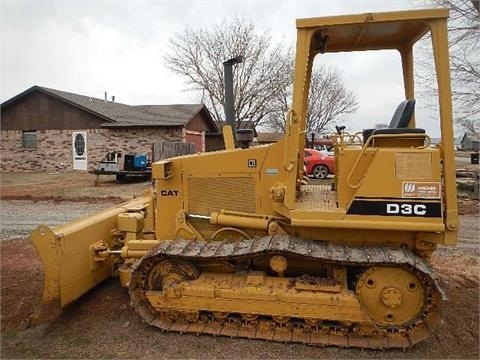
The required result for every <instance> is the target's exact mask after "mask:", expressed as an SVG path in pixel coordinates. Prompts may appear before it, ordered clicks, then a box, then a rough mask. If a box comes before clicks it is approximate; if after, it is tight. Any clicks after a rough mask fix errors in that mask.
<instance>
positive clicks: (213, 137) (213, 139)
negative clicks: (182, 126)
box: [205, 133, 225, 151]
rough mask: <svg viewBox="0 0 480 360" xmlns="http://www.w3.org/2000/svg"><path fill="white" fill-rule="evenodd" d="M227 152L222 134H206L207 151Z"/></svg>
mask: <svg viewBox="0 0 480 360" xmlns="http://www.w3.org/2000/svg"><path fill="white" fill-rule="evenodd" d="M219 150H225V143H224V141H223V135H222V134H221V133H207V134H205V151H219Z"/></svg>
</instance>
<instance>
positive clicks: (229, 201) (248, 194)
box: [188, 177, 255, 215]
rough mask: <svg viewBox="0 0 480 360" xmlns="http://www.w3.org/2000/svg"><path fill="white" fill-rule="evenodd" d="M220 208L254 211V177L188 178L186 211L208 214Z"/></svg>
mask: <svg viewBox="0 0 480 360" xmlns="http://www.w3.org/2000/svg"><path fill="white" fill-rule="evenodd" d="M221 209H225V210H231V211H240V212H248V213H254V212H255V181H254V179H253V178H251V177H228V178H227V177H210V178H190V179H189V180H188V212H190V213H193V214H202V215H209V214H210V213H211V212H212V211H219V210H221Z"/></svg>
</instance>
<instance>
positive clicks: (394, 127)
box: [362, 99, 425, 144]
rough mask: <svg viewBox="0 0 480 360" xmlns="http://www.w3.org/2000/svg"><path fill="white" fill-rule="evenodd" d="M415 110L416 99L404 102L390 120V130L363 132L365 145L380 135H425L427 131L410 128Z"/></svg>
mask: <svg viewBox="0 0 480 360" xmlns="http://www.w3.org/2000/svg"><path fill="white" fill-rule="evenodd" d="M414 109H415V99H407V100H405V101H402V102H401V103H400V104H399V105H398V106H397V109H396V110H395V113H394V114H393V116H392V119H391V120H390V124H389V125H388V128H385V129H365V130H363V133H362V135H363V143H364V144H365V143H366V142H367V140H368V138H369V137H370V136H372V135H378V134H392V135H393V134H425V129H418V128H409V127H408V124H409V123H410V119H411V118H412V115H413V112H414Z"/></svg>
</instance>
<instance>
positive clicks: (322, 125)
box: [268, 65, 358, 134]
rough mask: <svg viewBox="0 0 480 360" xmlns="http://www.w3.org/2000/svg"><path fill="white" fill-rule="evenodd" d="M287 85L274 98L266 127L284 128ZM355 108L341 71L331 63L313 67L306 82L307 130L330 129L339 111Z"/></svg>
mask: <svg viewBox="0 0 480 360" xmlns="http://www.w3.org/2000/svg"><path fill="white" fill-rule="evenodd" d="M291 92H292V89H291V87H288V88H285V89H284V91H282V92H281V94H280V96H279V97H278V98H276V99H275V100H274V101H275V107H276V111H275V112H274V113H272V114H271V115H272V118H271V119H269V122H268V123H269V127H270V128H271V129H272V130H275V131H281V132H283V131H285V114H286V112H287V110H288V107H289V103H290V100H291V96H292V93H291ZM357 109H358V101H357V98H356V96H355V94H354V93H353V92H352V91H351V90H348V89H347V88H346V87H345V84H344V82H343V79H342V76H341V73H340V72H339V71H338V70H337V69H336V68H332V67H327V66H324V65H321V66H319V67H315V68H314V69H313V72H312V79H311V82H310V92H309V97H308V116H307V129H306V130H307V132H308V133H312V132H314V133H317V134H321V133H324V132H326V131H327V130H328V131H331V129H330V127H331V126H332V125H335V124H336V123H337V121H339V120H340V119H341V116H342V115H343V114H350V113H354V112H355V111H356V110H357Z"/></svg>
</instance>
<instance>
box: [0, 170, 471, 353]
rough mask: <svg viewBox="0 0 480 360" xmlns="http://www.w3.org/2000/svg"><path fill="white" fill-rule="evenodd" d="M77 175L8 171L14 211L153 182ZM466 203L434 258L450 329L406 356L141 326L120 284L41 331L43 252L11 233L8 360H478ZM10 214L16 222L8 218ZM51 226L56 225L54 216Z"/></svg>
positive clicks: (5, 333) (111, 194) (6, 197)
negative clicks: (451, 242)
mask: <svg viewBox="0 0 480 360" xmlns="http://www.w3.org/2000/svg"><path fill="white" fill-rule="evenodd" d="M72 175H73V174H71V173H63V174H50V175H46V174H43V175H42V174H30V175H28V178H27V179H26V178H25V175H23V176H20V175H18V174H2V179H1V180H2V188H1V191H2V203H1V206H2V210H5V212H4V214H9V213H11V212H12V211H14V210H12V209H15V207H18V206H21V207H22V208H21V209H23V210H18V211H19V212H22V211H24V212H31V213H32V214H37V215H32V216H33V217H34V218H37V217H38V216H39V215H38V214H40V213H43V212H45V207H48V208H50V207H51V208H52V211H54V212H57V213H67V212H69V209H70V208H75V209H77V208H78V206H80V207H82V206H84V205H79V204H87V205H88V206H86V208H85V209H84V210H85V211H92V210H94V208H95V206H96V204H98V206H99V208H102V207H105V205H107V204H113V203H116V202H120V201H123V200H125V199H128V198H131V197H132V196H133V195H135V194H140V193H141V192H142V191H143V190H144V189H146V188H148V186H149V185H148V183H146V182H144V183H136V184H115V182H114V181H113V179H104V180H103V181H102V183H101V186H94V178H95V177H94V176H92V175H89V176H86V175H85V174H80V175H79V174H74V176H72ZM26 189H28V192H27V191H26ZM119 194H121V195H119ZM43 200H49V201H48V202H47V201H43ZM52 200H53V201H52ZM65 200H67V201H66V202H65ZM464 200H465V206H464V210H463V212H464V213H466V214H464V215H462V216H461V217H460V221H461V228H460V229H461V231H460V243H459V246H458V247H456V248H446V247H441V248H440V249H439V250H438V251H437V252H436V253H435V255H434V257H433V259H432V266H433V267H434V269H435V272H436V274H437V277H438V281H439V284H440V286H441V287H442V289H443V290H444V291H445V293H446V295H447V297H448V300H446V302H445V304H444V308H443V320H442V323H441V324H440V326H439V328H438V329H437V330H436V331H435V333H434V336H432V337H431V338H430V339H429V340H427V341H425V342H423V343H420V344H418V345H417V346H415V347H414V348H413V349H409V350H407V351H406V352H403V351H397V350H393V351H392V350H390V351H362V350H359V349H339V348H336V347H326V348H320V347H312V346H306V345H300V344H281V343H273V342H265V341H259V340H244V339H230V338H224V337H211V336H206V335H204V336H195V335H180V334H173V333H162V332H160V331H158V330H157V329H154V328H152V327H150V326H148V325H146V324H145V323H143V322H142V321H141V320H140V318H139V316H137V314H136V313H135V312H134V311H133V310H132V309H131V308H130V306H129V297H128V293H127V291H126V290H125V289H123V288H121V287H120V286H119V284H118V280H117V279H111V280H108V281H106V282H104V283H103V284H101V285H100V286H98V287H97V288H95V289H94V290H92V291H91V292H89V293H88V294H86V295H85V296H83V297H82V298H81V299H79V300H78V301H76V302H75V303H73V304H72V305H71V306H69V307H68V308H67V309H66V310H65V311H64V312H63V313H62V315H61V316H60V317H59V318H58V319H57V320H55V321H53V322H51V323H45V324H41V325H36V326H31V324H30V320H29V319H30V316H31V315H32V314H33V313H34V311H35V309H36V308H38V306H39V305H40V298H41V291H42V278H43V275H42V274H43V272H42V266H41V263H40V261H39V259H38V257H37V255H36V252H35V249H34V248H33V246H32V245H31V244H30V243H29V241H28V240H27V239H26V238H25V237H24V235H23V234H24V231H25V229H19V230H18V232H15V231H14V230H12V231H13V232H11V233H9V234H10V235H9V237H10V238H15V237H17V238H16V239H13V240H5V239H6V238H5V237H3V234H2V237H1V240H2V241H0V247H1V278H0V280H1V303H0V305H1V309H0V310H1V349H0V350H1V354H0V357H1V358H2V359H6V358H182V359H184V358H238V359H240V358H241V359H244V358H252V359H259V358H275V359H298V358H302V359H306V358H327V359H340V358H345V359H346V358H349V359H351V358H375V359H385V358H387V359H405V358H408V359H414V358H415V359H416V358H428V359H444V358H455V359H458V358H462V359H478V358H479V357H480V351H479V304H480V298H479V293H480V291H479V283H480V281H479V275H480V260H479V259H480V258H479V255H480V247H479V245H480V239H479V230H480V225H479V223H480V222H479V221H478V220H479V219H478V203H476V202H471V201H468V200H467V199H466V198H465V199H464ZM48 204H50V205H48ZM60 205H61V206H60ZM92 205H95V206H92ZM82 209H83V208H82ZM3 217H5V218H6V219H7V218H8V216H7V215H3V214H2V218H3ZM13 217H14V218H17V217H18V216H17V215H14V216H13ZM48 221H53V220H50V218H49V217H47V220H46V222H48ZM55 221H57V219H56V218H55ZM29 226H30V225H29ZM22 231H23V232H22Z"/></svg>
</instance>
